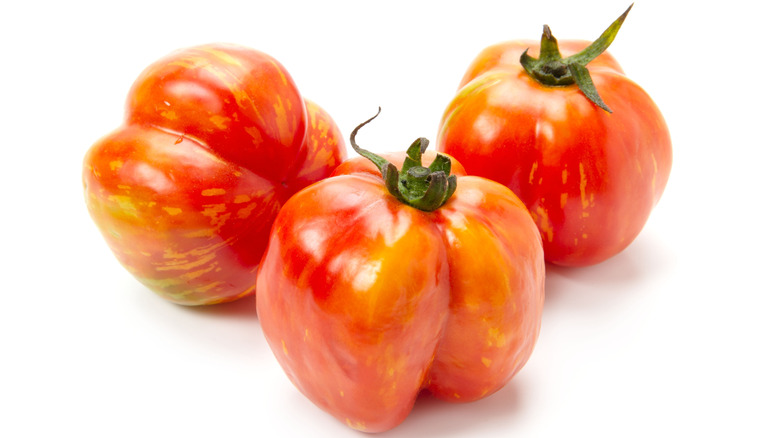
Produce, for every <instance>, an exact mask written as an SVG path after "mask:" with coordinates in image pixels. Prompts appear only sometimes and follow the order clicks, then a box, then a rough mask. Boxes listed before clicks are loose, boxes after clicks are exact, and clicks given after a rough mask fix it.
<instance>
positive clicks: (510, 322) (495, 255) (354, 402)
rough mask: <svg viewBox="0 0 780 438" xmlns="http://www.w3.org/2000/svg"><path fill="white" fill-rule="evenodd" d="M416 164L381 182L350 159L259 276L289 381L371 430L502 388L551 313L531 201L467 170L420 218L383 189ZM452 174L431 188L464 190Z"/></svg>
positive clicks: (283, 227) (302, 209) (318, 190)
mask: <svg viewBox="0 0 780 438" xmlns="http://www.w3.org/2000/svg"><path fill="white" fill-rule="evenodd" d="M361 126H362V125H361ZM418 146H419V144H418ZM356 148H357V147H356ZM413 148H414V146H413ZM413 148H410V152H407V155H408V156H410V157H414V156H415V152H411V151H412V150H413ZM423 149H424V147H423ZM364 152H365V151H364ZM416 153H417V154H419V153H420V149H419V148H418V149H417V150H416ZM372 156H373V154H372ZM403 156H404V155H402V154H393V155H390V156H388V159H387V160H389V162H390V163H392V164H393V166H392V169H389V167H390V166H381V164H382V162H384V163H387V162H388V161H387V160H386V159H384V158H378V157H377V156H373V157H374V158H375V159H372V161H374V163H377V162H380V163H379V164H380V166H379V167H381V168H382V172H381V173H380V172H379V171H378V170H377V167H373V168H372V167H371V163H369V162H368V160H365V159H363V158H356V159H351V160H347V161H346V162H344V163H343V164H342V165H341V166H339V167H338V168H337V169H336V171H335V172H334V176H333V177H332V178H328V179H326V180H324V181H321V182H319V183H316V184H314V185H312V186H309V187H308V188H307V189H304V190H302V191H300V192H299V193H298V194H296V195H295V196H293V197H292V198H291V199H290V201H289V202H288V203H287V204H285V205H284V207H282V210H281V211H280V212H279V215H278V217H277V219H276V221H275V223H274V225H273V227H272V229H271V238H270V243H269V245H268V252H267V253H266V255H265V258H264V260H263V262H262V264H261V268H260V272H259V274H258V278H257V311H258V315H259V318H260V322H261V324H262V327H263V332H264V334H265V336H266V338H267V340H268V342H269V344H270V346H271V349H272V350H273V352H274V355H275V356H276V357H277V359H278V360H279V362H280V364H281V366H282V367H283V369H284V370H285V372H286V373H287V375H288V376H289V378H290V379H291V380H292V382H293V383H294V384H295V386H297V387H298V388H299V389H300V391H302V392H303V394H305V395H306V396H307V397H308V398H309V399H311V400H312V401H313V402H314V403H316V404H317V405H318V406H320V407H321V408H322V409H324V410H325V411H327V412H329V413H330V414H332V415H333V416H334V417H336V418H337V419H339V420H340V421H342V422H343V423H345V424H347V425H349V426H350V427H353V428H355V429H359V430H363V431H368V432H380V431H384V430H388V429H391V428H393V427H395V426H396V425H398V424H399V423H400V422H402V421H403V419H404V418H405V417H406V416H407V415H408V413H409V411H410V410H411V408H412V405H413V404H414V401H415V399H416V397H417V394H418V393H419V392H420V391H421V390H422V389H427V390H429V391H430V392H431V393H433V394H434V395H435V396H436V397H438V398H441V399H443V400H447V401H452V402H466V401H472V400H477V399H480V398H482V397H486V396H487V395H489V394H492V393H493V392H495V391H497V390H498V389H500V388H501V387H502V386H503V385H505V384H506V383H507V382H508V381H509V379H510V378H511V377H512V376H513V375H514V374H515V373H516V372H517V371H518V370H519V369H520V368H521V367H522V366H523V365H524V364H525V363H526V361H527V360H528V358H529V356H530V354H531V351H532V349H533V346H534V343H535V341H536V338H537V335H538V333H539V327H540V321H541V313H542V305H543V301H544V269H545V267H544V261H543V255H542V246H541V241H540V236H539V232H538V230H537V229H536V226H535V225H534V223H533V221H532V219H531V217H530V215H529V214H528V211H527V210H526V208H525V206H524V205H523V204H522V202H520V200H519V199H518V198H517V196H515V195H514V194H513V193H512V192H511V191H510V190H508V189H507V188H506V187H504V186H502V185H500V184H497V183H495V182H493V181H490V180H487V179H484V178H479V177H473V176H464V175H463V169H462V167H461V166H460V165H459V164H458V163H457V162H454V161H453V162H452V163H451V168H452V172H453V173H454V174H455V175H458V177H457V189H456V190H455V191H454V194H451V198H449V199H448V200H446V202H444V204H443V205H441V206H438V207H437V208H435V209H432V210H431V211H423V210H420V209H417V208H415V207H412V206H410V205H408V203H407V202H406V201H404V200H399V199H397V198H396V197H394V196H393V195H391V192H390V190H389V189H388V187H387V182H386V180H383V175H385V176H387V175H392V174H394V172H393V169H395V170H397V169H399V168H401V167H400V164H401V159H402V158H403ZM418 157H419V155H418ZM383 160H384V161H383ZM432 161H433V162H438V163H441V162H442V159H437V160H434V158H433V156H432V155H430V154H427V155H425V158H424V159H423V162H424V163H426V164H429V165H430V167H431V168H435V165H434V164H430V163H431V162H432ZM414 167H416V169H414V170H412V169H411V167H410V166H403V169H402V170H401V173H400V177H399V178H400V181H402V182H401V183H400V185H406V184H407V183H408V180H407V179H406V178H407V177H406V176H405V175H406V174H405V172H404V170H409V172H412V173H413V172H422V173H421V174H425V171H423V170H420V169H422V167H421V164H419V165H416V166H414ZM446 167H447V170H446V172H445V171H442V174H441V175H439V176H437V177H432V178H431V179H432V180H435V181H448V183H442V184H443V185H444V186H451V184H452V183H453V182H454V181H452V179H454V177H453V176H452V175H450V176H449V178H445V179H443V180H442V179H441V178H443V177H445V176H446V175H448V174H449V165H447V166H446ZM395 174H396V175H398V173H395ZM390 179H392V177H390ZM396 183H398V180H396ZM409 185H411V184H409ZM409 185H407V187H408V186H409ZM445 191H446V190H445Z"/></svg>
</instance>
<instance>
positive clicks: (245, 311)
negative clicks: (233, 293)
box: [181, 294, 257, 320]
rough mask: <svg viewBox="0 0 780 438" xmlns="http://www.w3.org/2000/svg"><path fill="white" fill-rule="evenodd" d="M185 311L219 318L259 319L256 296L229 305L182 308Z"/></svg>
mask: <svg viewBox="0 0 780 438" xmlns="http://www.w3.org/2000/svg"><path fill="white" fill-rule="evenodd" d="M181 307H183V308H184V309H185V310H188V311H191V312H193V313H197V314H200V315H203V316H213V317H219V318H230V319H234V318H249V319H253V320H254V319H257V309H256V307H255V295H254V294H252V295H250V296H247V297H243V298H240V299H238V300H235V301H231V302H229V303H220V304H211V305H208V306H181Z"/></svg>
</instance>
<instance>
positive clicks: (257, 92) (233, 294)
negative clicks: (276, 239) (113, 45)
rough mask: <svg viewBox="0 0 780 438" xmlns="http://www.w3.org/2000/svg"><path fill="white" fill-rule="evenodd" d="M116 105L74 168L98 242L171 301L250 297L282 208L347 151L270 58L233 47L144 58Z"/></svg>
mask: <svg viewBox="0 0 780 438" xmlns="http://www.w3.org/2000/svg"><path fill="white" fill-rule="evenodd" d="M127 102H128V103H127V105H128V106H127V110H126V118H125V122H124V124H122V125H121V126H120V127H119V128H117V129H116V130H115V131H113V132H112V133H110V134H108V135H106V136H105V137H103V138H102V139H100V140H98V141H97V142H96V143H95V144H94V145H93V146H92V147H91V148H90V149H89V150H88V151H87V153H86V155H85V158H84V167H83V172H82V181H83V186H84V194H85V199H86V204H87V208H88V210H89V213H90V215H91V217H92V219H93V220H94V222H95V224H96V225H97V226H98V228H99V229H100V231H101V232H102V234H103V237H104V238H105V240H106V242H107V243H108V245H109V247H110V248H111V250H112V251H113V252H114V254H115V255H116V257H117V259H118V260H119V261H120V263H121V264H122V265H123V266H124V267H125V268H126V269H127V270H128V271H130V272H131V273H132V274H133V275H134V276H135V277H136V278H137V279H138V280H139V281H141V282H142V283H143V284H145V285H146V286H147V287H149V288H150V289H151V290H153V291H154V292H156V293H158V294H159V295H161V296H162V297H164V298H166V299H168V300H171V301H173V302H176V303H179V304H185V305H201V304H214V303H219V302H224V301H230V300H235V299H238V298H241V297H243V296H245V295H248V294H251V293H253V292H254V287H255V280H256V272H257V265H258V263H259V261H260V258H261V257H262V253H263V251H264V250H265V247H266V244H267V240H268V231H269V230H270V226H271V224H272V222H273V220H274V218H275V216H276V213H277V212H278V211H279V208H280V207H281V205H282V204H283V203H284V202H285V201H286V200H287V198H289V196H291V195H292V193H294V190H296V189H298V188H300V187H302V186H304V185H306V184H308V183H310V182H312V181H313V180H315V179H317V178H322V177H324V176H323V175H324V174H325V173H329V172H330V171H332V169H333V168H335V167H336V165H337V164H338V163H340V162H341V161H342V160H343V159H344V157H345V155H346V150H345V146H344V141H343V139H342V137H341V134H340V133H339V131H338V128H337V127H336V126H335V123H333V121H332V119H331V118H330V116H328V115H327V114H326V113H325V112H324V111H323V110H322V109H321V108H319V107H318V106H316V105H315V104H313V103H311V102H305V101H304V100H303V98H302V97H301V96H300V94H299V92H298V90H297V88H296V86H295V84H294V82H292V78H291V77H290V76H289V73H288V72H287V71H286V70H284V68H283V67H282V66H281V65H280V64H279V63H278V62H277V61H276V60H274V59H273V58H271V57H270V56H268V55H266V54H264V53H261V52H257V51H254V50H251V49H247V48H242V47H239V46H232V45H207V46H199V47H193V48H188V49H184V50H180V51H177V52H174V53H173V54H171V55H169V56H167V57H165V58H163V59H161V60H160V61H157V62H155V63H153V64H152V65H151V66H150V67H148V68H147V69H146V70H145V71H144V72H143V73H142V74H141V75H140V76H139V78H138V79H137V80H136V82H135V84H134V85H133V86H132V88H131V90H130V93H129V96H128V100H127ZM309 108H312V109H311V110H309ZM307 120H317V121H320V122H321V123H318V124H315V125H314V127H313V128H308V127H307V125H308V123H307ZM307 133H309V134H310V135H311V136H314V135H315V134H316V137H317V138H318V139H319V138H320V136H322V139H321V141H320V140H317V141H311V140H309V139H308V138H307ZM308 155H311V156H312V157H315V158H313V159H309V158H307V157H308ZM304 164H305V169H304V167H303V166H304Z"/></svg>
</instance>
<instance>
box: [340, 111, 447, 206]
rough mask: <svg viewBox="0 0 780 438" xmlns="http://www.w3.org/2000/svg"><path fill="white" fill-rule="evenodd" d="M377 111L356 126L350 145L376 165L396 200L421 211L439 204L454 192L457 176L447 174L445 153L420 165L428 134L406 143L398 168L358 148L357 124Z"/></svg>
mask: <svg viewBox="0 0 780 438" xmlns="http://www.w3.org/2000/svg"><path fill="white" fill-rule="evenodd" d="M380 112H382V108H381V107H380V108H379V110H378V111H377V113H376V114H375V115H374V116H373V117H371V118H370V119H368V120H366V121H365V122H363V123H361V124H359V125H358V126H357V127H355V129H354V130H353V131H352V134H351V135H350V136H349V142H350V143H351V144H352V148H353V149H354V150H355V152H357V153H358V154H359V155H360V156H362V157H364V158H366V159H368V160H369V161H371V162H372V163H374V165H376V167H377V168H379V171H380V172H381V173H382V180H383V181H384V183H385V187H387V190H388V191H389V192H390V194H391V195H393V197H395V198H396V199H398V200H399V201H401V202H403V203H404V204H407V205H410V206H412V207H414V208H417V209H419V210H422V211H434V210H436V209H437V208H439V207H441V206H442V205H444V203H445V202H447V200H448V199H450V197H451V196H452V194H453V193H455V188H456V187H457V178H456V177H455V175H450V172H451V169H452V161H451V160H450V158H449V157H447V156H445V155H442V154H436V158H435V159H434V160H433V162H432V163H431V164H430V166H428V167H425V166H423V164H422V154H423V152H425V149H427V148H428V144H429V143H430V142H429V141H428V139H427V138H424V137H420V138H418V139H417V140H415V141H414V142H413V143H412V145H411V146H409V149H407V150H406V159H405V160H404V164H403V167H401V170H400V171H399V170H398V168H397V167H396V166H395V165H394V164H393V163H391V162H389V161H388V160H387V159H385V158H384V157H381V156H379V155H377V154H375V153H373V152H370V151H368V150H365V149H363V148H361V147H360V146H358V145H357V143H356V142H355V136H356V135H357V132H358V131H359V130H360V128H362V127H363V126H365V125H367V124H368V123H369V122H371V121H372V120H374V119H375V118H376V117H377V116H378V115H379V113H380Z"/></svg>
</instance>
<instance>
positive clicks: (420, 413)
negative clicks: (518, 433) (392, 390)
mask: <svg viewBox="0 0 780 438" xmlns="http://www.w3.org/2000/svg"><path fill="white" fill-rule="evenodd" d="M522 386H523V385H522V380H521V379H520V378H519V377H515V378H514V379H513V380H512V381H510V382H509V383H508V384H507V385H506V386H505V387H504V388H502V389H501V390H499V391H498V392H496V393H495V394H492V395H490V396H488V397H486V398H484V399H482V400H477V401H475V402H470V403H449V402H445V401H441V400H439V399H437V398H436V397H434V396H433V395H432V394H431V393H429V392H427V391H423V392H421V393H420V395H419V396H418V397H417V401H416V403H415V405H414V408H413V409H412V412H411V413H410V414H409V416H408V417H407V418H406V420H405V421H404V422H403V423H401V424H400V425H399V426H398V427H396V428H395V429H392V430H390V431H388V432H385V433H383V434H382V435H383V436H387V437H412V436H414V437H418V436H419V437H448V436H453V435H454V434H457V435H461V434H463V433H468V431H470V430H471V431H475V432H476V431H487V430H491V429H493V428H496V427H501V425H507V424H508V423H509V424H511V423H514V422H515V421H516V417H517V416H518V415H519V414H520V413H521V411H522V405H523V389H522ZM488 435H489V434H488Z"/></svg>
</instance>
